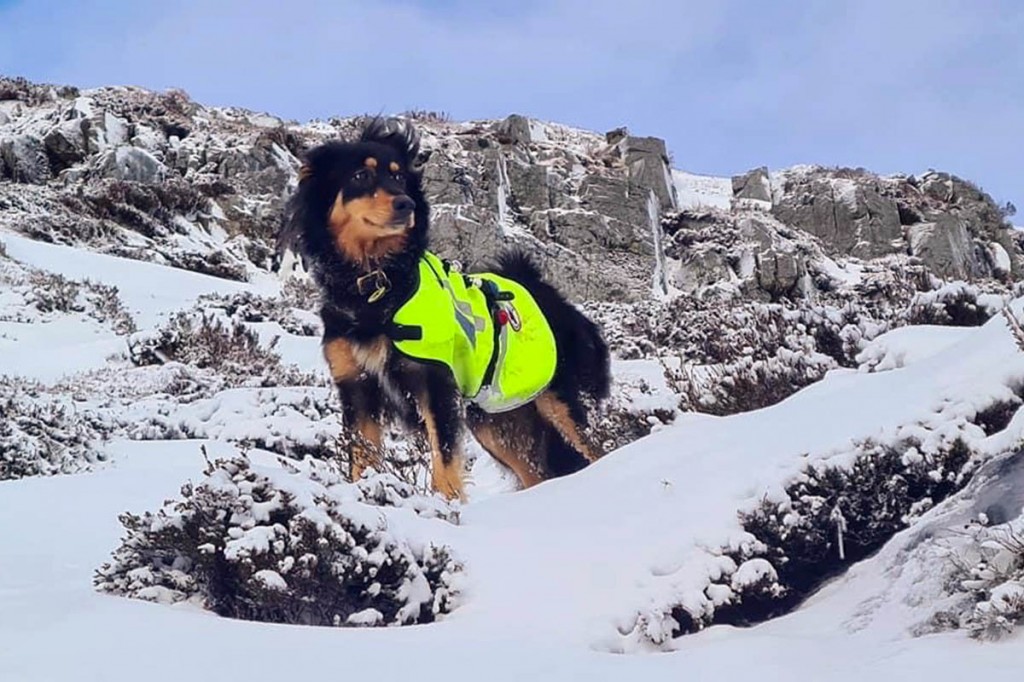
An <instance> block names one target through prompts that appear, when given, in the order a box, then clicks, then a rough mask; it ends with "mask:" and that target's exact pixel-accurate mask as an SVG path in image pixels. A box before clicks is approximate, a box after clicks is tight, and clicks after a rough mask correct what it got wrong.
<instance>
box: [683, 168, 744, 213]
mask: <svg viewBox="0 0 1024 682" xmlns="http://www.w3.org/2000/svg"><path fill="white" fill-rule="evenodd" d="M672 182H673V184H674V185H675V188H676V203H677V205H678V207H679V208H680V209H699V208H720V209H723V210H726V211H727V210H729V207H730V206H731V204H732V179H731V178H719V177H715V176H713V175H697V174H695V173H687V172H686V171H681V170H673V171H672Z"/></svg>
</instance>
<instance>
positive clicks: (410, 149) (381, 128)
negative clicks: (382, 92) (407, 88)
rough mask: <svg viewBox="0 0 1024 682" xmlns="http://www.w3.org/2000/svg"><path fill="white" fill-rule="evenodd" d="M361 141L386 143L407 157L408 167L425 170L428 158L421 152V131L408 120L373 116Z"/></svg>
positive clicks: (415, 171)
mask: <svg viewBox="0 0 1024 682" xmlns="http://www.w3.org/2000/svg"><path fill="white" fill-rule="evenodd" d="M359 141H360V142H377V143H379V144H386V145H388V146H389V147H391V148H392V149H394V150H395V151H396V152H398V153H399V154H401V155H402V156H403V157H405V166H406V168H408V169H409V170H410V171H412V172H414V173H417V174H418V173H422V172H423V164H424V163H426V158H424V157H423V155H422V154H421V153H420V133H419V131H418V130H416V127H415V126H414V125H413V124H412V123H410V122H408V121H404V120H402V119H398V118H382V117H380V116H377V117H375V118H372V119H370V122H369V123H367V124H366V125H365V126H364V127H363V132H362V135H360V136H359ZM428 156H429V155H428Z"/></svg>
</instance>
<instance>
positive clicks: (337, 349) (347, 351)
mask: <svg viewBox="0 0 1024 682" xmlns="http://www.w3.org/2000/svg"><path fill="white" fill-rule="evenodd" d="M323 352H324V359H325V360H327V366H328V367H330V370H331V378H332V379H334V381H336V382H337V381H351V380H352V379H355V378H356V377H358V376H359V375H360V374H362V373H363V372H369V373H370V374H375V375H377V376H381V375H382V374H383V373H384V368H385V366H386V365H387V362H388V353H389V346H388V340H387V338H386V337H384V336H378V337H377V338H376V339H374V340H373V341H370V342H369V343H352V342H351V341H349V340H348V339H333V340H331V341H328V342H327V343H325V344H324V346H323Z"/></svg>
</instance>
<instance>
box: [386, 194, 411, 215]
mask: <svg viewBox="0 0 1024 682" xmlns="http://www.w3.org/2000/svg"><path fill="white" fill-rule="evenodd" d="M415 209H416V202H415V201H413V200H412V199H410V198H409V197H407V196H406V195H404V194H400V195H398V196H397V197H395V198H394V199H392V200H391V210H393V211H394V212H395V215H400V216H406V215H409V214H410V213H412V212H413V211H414V210H415Z"/></svg>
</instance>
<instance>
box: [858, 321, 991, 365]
mask: <svg viewBox="0 0 1024 682" xmlns="http://www.w3.org/2000/svg"><path fill="white" fill-rule="evenodd" d="M971 331H972V330H971V329H970V328H964V327H937V326H931V325H919V326H914V327H900V328H899V329H894V330H893V331H890V332H887V333H885V334H882V335H881V336H879V337H877V338H875V339H874V340H872V341H871V342H869V343H868V345H867V347H865V348H864V350H862V351H861V352H860V353H859V354H858V355H857V362H858V363H860V369H861V371H871V372H882V371H885V370H889V369H897V368H900V367H907V366H908V365H911V364H914V363H915V362H918V361H920V360H924V359H926V358H930V357H932V356H934V355H935V354H936V353H938V352H940V351H943V350H945V349H946V348H949V347H950V346H952V345H953V344H955V343H957V342H959V341H963V340H964V339H965V338H966V337H968V336H969V335H970V334H971Z"/></svg>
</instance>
